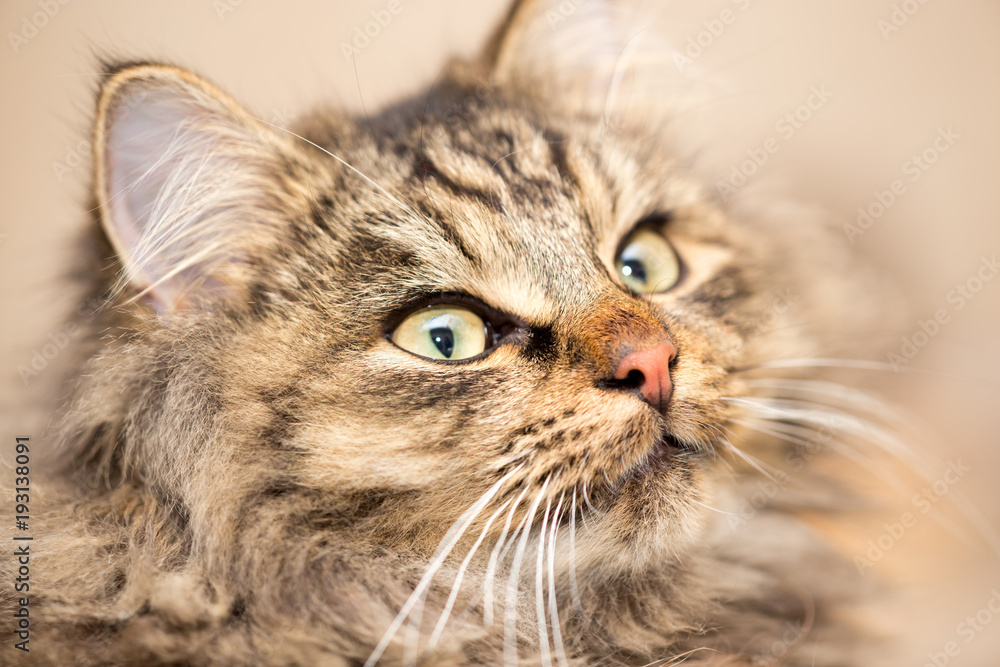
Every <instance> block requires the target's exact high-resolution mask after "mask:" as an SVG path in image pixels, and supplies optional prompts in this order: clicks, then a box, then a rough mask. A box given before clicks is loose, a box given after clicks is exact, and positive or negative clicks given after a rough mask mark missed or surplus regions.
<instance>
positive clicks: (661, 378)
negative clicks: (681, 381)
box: [605, 340, 677, 412]
mask: <svg viewBox="0 0 1000 667" xmlns="http://www.w3.org/2000/svg"><path fill="white" fill-rule="evenodd" d="M676 356H677V348H675V347H674V346H673V344H672V343H671V342H670V341H668V340H665V341H662V342H660V343H659V344H657V345H654V346H652V347H648V348H645V349H640V350H633V351H630V352H627V353H626V354H624V356H622V358H621V359H619V361H618V367H617V368H616V369H615V372H614V376H613V379H612V380H610V381H608V382H607V383H606V384H605V386H607V387H608V388H614V389H629V390H637V391H638V392H639V395H640V396H642V398H643V400H645V401H646V402H647V403H649V404H650V405H651V406H653V407H654V408H656V409H657V410H659V411H660V412H662V411H663V410H665V409H666V407H667V402H668V401H669V399H670V394H671V390H672V389H673V385H672V382H671V380H670V363H671V362H672V361H673V360H674V358H675V357H676Z"/></svg>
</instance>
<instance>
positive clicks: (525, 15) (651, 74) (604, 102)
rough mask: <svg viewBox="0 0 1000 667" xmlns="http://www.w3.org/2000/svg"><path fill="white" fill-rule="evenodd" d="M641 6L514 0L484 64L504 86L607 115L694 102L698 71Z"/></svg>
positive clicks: (604, 0)
mask: <svg viewBox="0 0 1000 667" xmlns="http://www.w3.org/2000/svg"><path fill="white" fill-rule="evenodd" d="M647 7H649V5H647ZM641 11H642V10H641V9H640V8H637V7H636V6H635V5H634V3H624V2H615V1H614V0H586V1H583V0H519V1H518V2H515V3H514V5H513V7H512V8H511V10H510V12H509V13H508V15H507V16H506V18H505V19H504V21H503V22H502V23H501V25H500V26H499V28H498V29H497V31H496V33H495V34H494V36H493V38H492V39H491V40H490V42H489V44H488V46H487V49H486V52H485V54H484V62H485V65H486V67H487V68H488V69H489V71H490V73H491V76H492V78H493V80H494V81H496V82H497V83H499V84H501V85H512V86H523V85H528V86H530V87H531V89H532V93H533V94H535V95H540V96H542V97H544V98H545V99H546V100H547V101H549V102H551V103H552V104H553V105H554V106H555V107H556V108H562V109H567V108H568V110H570V111H582V112H584V113H588V114H592V115H600V116H602V117H603V118H604V120H605V121H607V120H612V118H609V117H611V116H622V117H624V118H617V119H614V120H623V119H624V120H628V116H629V115H630V114H631V113H632V112H633V111H634V110H636V109H637V108H643V107H645V108H652V107H663V106H670V107H672V108H676V107H678V106H684V105H686V104H688V103H691V102H694V101H696V98H698V97H700V95H701V90H700V79H698V78H697V77H696V76H695V74H696V72H695V71H694V70H693V68H689V67H688V66H687V65H688V62H689V61H687V60H686V59H684V58H683V55H682V54H680V53H679V52H677V51H675V50H673V49H671V48H670V47H669V45H668V44H667V42H666V39H665V38H664V37H663V36H662V35H658V34H657V31H656V30H655V28H654V27H653V26H654V25H655V23H656V20H657V18H656V17H655V16H650V15H648V12H647V15H643V14H642V13H641Z"/></svg>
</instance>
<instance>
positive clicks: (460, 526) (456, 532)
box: [364, 463, 524, 667]
mask: <svg viewBox="0 0 1000 667" xmlns="http://www.w3.org/2000/svg"><path fill="white" fill-rule="evenodd" d="M523 467H524V464H523V463H522V464H521V465H520V466H518V467H516V468H514V469H513V470H511V471H510V472H508V473H507V474H506V475H504V476H503V477H501V478H500V479H499V480H497V481H496V482H495V483H494V484H493V486H491V487H490V488H489V489H487V491H486V492H485V493H484V494H483V495H482V496H480V497H479V500H477V501H476V502H475V503H474V504H473V505H472V506H471V507H470V508H469V509H467V510H465V512H463V513H462V515H461V516H459V517H458V519H457V520H456V521H455V523H453V524H452V525H451V527H450V528H449V529H448V532H447V533H445V536H444V537H443V538H442V539H441V543H440V544H439V545H438V548H437V550H436V551H435V553H434V556H433V558H432V559H431V562H430V564H429V565H428V567H427V570H426V571H425V572H424V575H423V576H422V577H421V578H420V581H419V582H418V583H417V586H416V588H415V589H414V590H413V593H411V594H410V597H409V598H408V599H407V600H406V603H404V604H403V608H402V609H400V610H399V613H398V614H396V618H395V619H393V621H392V623H391V624H390V625H389V627H388V629H386V631H385V634H383V635H382V639H381V640H380V641H379V643H378V644H377V645H376V646H375V650H374V651H372V653H371V655H370V656H368V659H367V660H366V661H365V663H364V667H373V666H374V665H375V663H376V662H378V659H379V658H380V657H381V656H382V653H384V652H385V649H386V648H387V647H388V646H389V642H390V641H392V638H393V637H394V636H395V635H396V632H397V631H398V630H399V628H400V626H401V625H402V624H403V621H404V620H406V618H407V617H408V616H409V614H410V611H411V610H412V609H413V607H414V605H416V604H417V601H418V600H422V598H423V594H424V591H426V590H427V589H428V587H429V586H430V584H431V580H432V579H433V578H434V576H435V575H436V574H437V571H438V570H439V569H440V567H441V565H442V564H443V563H444V561H445V559H446V558H447V557H448V554H450V553H451V550H452V549H454V548H455V545H456V544H458V541H459V540H460V539H461V537H462V535H463V534H464V533H465V531H466V530H468V528H469V526H471V525H472V522H473V521H475V519H476V517H477V516H478V515H479V513H480V512H481V511H482V510H483V508H484V507H486V505H487V504H488V503H489V502H490V501H491V500H492V499H493V497H494V496H495V495H496V494H497V492H498V491H500V488H501V487H502V486H503V485H504V484H505V483H506V482H507V480H509V479H510V478H511V477H513V476H514V474H516V473H517V472H520V470H521V468H523Z"/></svg>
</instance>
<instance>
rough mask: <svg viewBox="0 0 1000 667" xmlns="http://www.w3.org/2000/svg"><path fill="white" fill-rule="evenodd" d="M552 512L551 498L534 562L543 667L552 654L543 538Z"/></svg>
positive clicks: (550, 660) (543, 518) (543, 519)
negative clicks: (546, 618) (546, 602)
mask: <svg viewBox="0 0 1000 667" xmlns="http://www.w3.org/2000/svg"><path fill="white" fill-rule="evenodd" d="M551 511H552V498H546V500H545V514H543V515H542V527H541V529H540V530H539V531H538V558H537V559H536V562H535V614H536V617H537V620H538V648H539V651H540V653H541V655H540V658H541V661H542V665H543V666H544V667H552V653H551V652H550V651H549V627H548V624H547V623H546V622H545V594H544V585H545V584H544V578H545V567H544V561H543V558H544V556H545V537H546V533H547V529H548V525H549V523H548V522H549V513H550V512H551Z"/></svg>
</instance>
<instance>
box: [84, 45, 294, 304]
mask: <svg viewBox="0 0 1000 667" xmlns="http://www.w3.org/2000/svg"><path fill="white" fill-rule="evenodd" d="M283 146H284V144H282V138H279V137H278V136H277V135H276V134H275V133H274V132H272V131H271V128H270V127H268V126H267V125H266V124H264V123H262V122H259V121H257V120H256V119H255V118H254V117H253V116H251V115H250V114H249V113H247V112H246V111H245V110H244V109H243V108H242V107H240V106H239V105H238V104H237V103H236V102H234V101H233V100H232V99H231V98H230V97H229V96H228V95H226V94H224V93H223V92H222V91H220V90H219V89H217V88H216V87H215V86H213V85H211V84H210V83H208V82H207V81H205V80H204V79H201V78H200V77H197V76H195V75H194V74H191V73H190V72H187V71H185V70H182V69H179V68H176V67H171V66H167V65H158V64H137V65H128V66H124V67H118V68H116V69H115V71H113V72H112V73H111V74H110V75H109V76H108V77H107V78H106V79H105V81H104V83H103V86H102V89H101V94H100V97H99V101H98V112H97V119H96V124H95V128H94V161H95V167H96V179H95V187H96V193H95V194H96V197H97V201H98V206H99V211H100V216H101V223H102V226H103V228H104V232H105V234H106V236H107V238H108V240H109V241H110V243H111V245H112V246H113V248H114V250H115V252H116V254H117V256H118V258H119V260H120V262H121V266H122V279H121V282H120V286H122V287H126V286H127V288H128V291H129V292H130V293H132V294H137V295H139V296H140V297H142V298H143V299H144V300H145V301H146V302H148V303H150V304H151V305H152V307H153V308H154V310H156V311H157V312H158V313H160V314H168V313H170V312H172V311H175V310H179V309H189V308H206V307H212V305H213V304H218V303H223V302H228V303H237V304H238V303H245V302H246V301H247V299H246V298H245V294H244V292H245V290H246V289H247V286H248V285H251V284H252V283H253V281H254V279H255V277H256V273H255V272H259V271H261V270H262V269H261V267H262V266H263V265H264V261H263V260H265V259H266V258H267V257H269V256H272V255H273V253H272V252H270V251H269V249H270V248H271V247H273V246H274V245H275V244H276V243H277V242H278V237H279V233H280V230H281V229H283V227H285V226H286V225H284V224H283V220H287V216H289V215H292V214H293V213H294V210H293V209H294V206H295V202H294V198H293V197H290V196H289V191H288V188H287V186H286V185H285V182H286V181H288V180H290V177H291V165H290V160H289V159H288V157H287V155H288V151H287V150H283V148H282V147H283Z"/></svg>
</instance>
